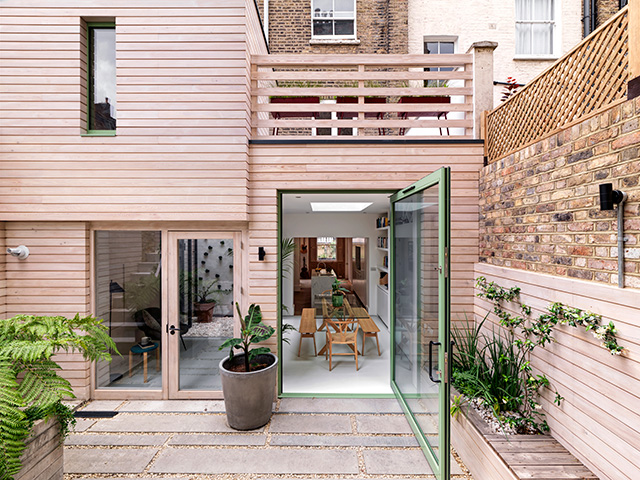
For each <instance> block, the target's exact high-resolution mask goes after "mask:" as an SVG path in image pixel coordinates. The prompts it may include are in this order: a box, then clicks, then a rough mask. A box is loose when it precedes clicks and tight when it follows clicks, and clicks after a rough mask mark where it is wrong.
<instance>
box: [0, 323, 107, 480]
mask: <svg viewBox="0 0 640 480" xmlns="http://www.w3.org/2000/svg"><path fill="white" fill-rule="evenodd" d="M107 332H108V329H107V327H105V326H104V325H103V324H102V320H98V319H96V318H94V317H92V316H88V317H81V316H80V315H76V316H75V317H73V318H71V319H67V318H65V317H60V316H56V317H38V316H34V315H18V316H16V317H13V318H9V319H6V320H0V479H1V480H11V479H12V478H13V476H14V475H15V474H16V473H18V471H19V470H20V467H21V464H20V456H21V455H22V453H23V451H24V449H25V441H26V439H27V437H28V435H29V432H30V430H31V427H32V425H33V421H34V420H35V419H39V418H45V419H48V418H51V417H53V416H55V417H57V418H58V420H59V421H60V424H61V430H62V432H63V435H64V434H66V432H68V430H69V425H70V424H72V423H73V422H74V420H73V413H72V412H71V410H70V409H69V408H68V407H65V406H64V405H63V404H62V401H63V400H64V399H70V398H74V394H73V389H72V388H71V384H70V383H69V382H68V381H67V380H65V379H64V378H62V377H61V376H60V375H58V371H59V370H61V368H60V366H59V365H58V364H57V363H56V362H54V361H53V360H52V359H51V357H52V356H53V355H54V354H56V353H60V352H79V353H81V354H82V355H83V356H84V358H85V359H86V360H90V361H96V360H107V361H109V360H111V355H110V353H109V352H110V351H112V350H113V351H115V352H117V350H116V346H115V343H114V342H113V340H112V339H111V338H110V337H109V335H108V333H107Z"/></svg>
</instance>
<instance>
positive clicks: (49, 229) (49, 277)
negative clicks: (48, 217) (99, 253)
mask: <svg viewBox="0 0 640 480" xmlns="http://www.w3.org/2000/svg"><path fill="white" fill-rule="evenodd" d="M5 228H6V231H5V236H6V239H5V242H6V244H7V245H13V246H17V245H26V246H27V247H29V250H30V255H29V257H28V258H27V259H25V260H19V259H17V258H15V257H12V256H9V255H4V257H5V261H6V286H7V289H6V292H7V296H6V311H5V316H6V317H7V318H10V317H13V316H15V315H18V314H33V315H62V316H66V317H72V316H75V314H76V313H80V314H81V315H88V314H89V313H90V310H91V307H90V304H89V298H90V297H89V285H90V281H89V232H88V229H87V227H86V225H85V224H84V223H82V222H78V223H68V222H38V223H35V222H33V223H32V222H7V223H6V225H5ZM55 360H56V361H57V362H58V363H59V364H60V365H61V366H62V368H63V370H64V371H63V376H64V377H65V378H67V379H68V380H69V381H71V384H72V385H73V387H74V390H75V392H76V395H77V396H78V397H80V398H89V375H90V371H89V364H88V363H87V362H85V361H84V360H83V359H82V356H81V355H78V354H68V355H67V354H65V355H58V356H56V358H55Z"/></svg>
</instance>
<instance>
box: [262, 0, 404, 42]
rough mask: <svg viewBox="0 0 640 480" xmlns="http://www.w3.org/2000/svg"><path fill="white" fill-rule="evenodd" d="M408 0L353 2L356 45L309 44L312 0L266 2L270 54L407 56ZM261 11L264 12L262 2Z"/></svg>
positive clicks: (357, 0)
mask: <svg viewBox="0 0 640 480" xmlns="http://www.w3.org/2000/svg"><path fill="white" fill-rule="evenodd" d="M407 3H408V0H393V1H388V0H356V34H357V39H358V40H359V43H339V42H334V43H323V44H315V43H313V42H312V41H311V0H271V1H270V2H269V47H270V49H271V53H319V54H323V53H324V54H326V53H339V54H354V53H396V54H403V53H407ZM259 4H260V5H261V11H262V9H263V7H262V2H260V3H259Z"/></svg>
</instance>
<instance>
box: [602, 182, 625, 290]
mask: <svg viewBox="0 0 640 480" xmlns="http://www.w3.org/2000/svg"><path fill="white" fill-rule="evenodd" d="M626 199H627V194H626V193H625V192H623V191H621V190H614V189H613V184H611V183H603V184H601V185H600V210H613V205H614V204H616V203H617V204H618V288H624V202H625V200H626Z"/></svg>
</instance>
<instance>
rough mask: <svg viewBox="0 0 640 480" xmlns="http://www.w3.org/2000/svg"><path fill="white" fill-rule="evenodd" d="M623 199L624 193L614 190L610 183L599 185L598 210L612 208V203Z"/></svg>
mask: <svg viewBox="0 0 640 480" xmlns="http://www.w3.org/2000/svg"><path fill="white" fill-rule="evenodd" d="M623 201H624V193H623V192H621V191H620V190H614V189H613V184H612V183H603V184H601V185H600V210H613V205H614V204H617V203H620V202H623Z"/></svg>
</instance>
